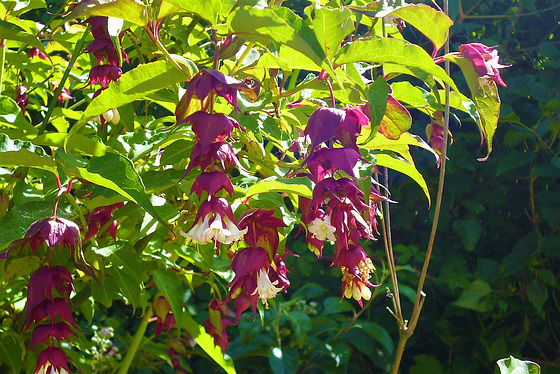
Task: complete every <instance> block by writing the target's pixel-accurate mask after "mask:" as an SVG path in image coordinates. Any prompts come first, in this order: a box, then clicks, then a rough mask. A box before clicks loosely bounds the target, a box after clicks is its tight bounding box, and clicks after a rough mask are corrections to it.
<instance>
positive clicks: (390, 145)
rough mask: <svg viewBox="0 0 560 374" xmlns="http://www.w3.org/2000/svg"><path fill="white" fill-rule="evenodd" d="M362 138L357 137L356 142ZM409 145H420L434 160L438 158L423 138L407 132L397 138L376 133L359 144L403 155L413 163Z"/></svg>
mask: <svg viewBox="0 0 560 374" xmlns="http://www.w3.org/2000/svg"><path fill="white" fill-rule="evenodd" d="M363 138H365V136H360V137H358V143H360V142H361V139H363ZM409 145H413V146H416V147H420V148H423V149H425V150H427V151H429V152H430V153H432V154H433V155H434V157H435V158H436V160H437V159H438V158H439V156H438V154H437V153H436V152H435V151H434V150H433V149H432V148H431V147H430V146H429V145H428V144H427V143H426V142H425V141H424V139H422V138H421V137H420V136H418V135H412V134H410V133H408V132H405V133H403V134H401V137H400V138H398V139H397V140H393V139H388V138H386V137H385V136H384V135H383V134H378V135H377V136H376V137H375V138H373V139H372V140H370V141H369V142H367V143H365V144H361V147H363V148H367V149H372V150H377V151H391V152H395V153H398V154H399V155H400V156H401V157H403V158H404V159H405V160H406V161H408V162H409V163H411V164H413V163H414V160H413V159H412V155H411V154H410V148H409Z"/></svg>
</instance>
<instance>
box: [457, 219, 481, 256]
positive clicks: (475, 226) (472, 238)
mask: <svg viewBox="0 0 560 374" xmlns="http://www.w3.org/2000/svg"><path fill="white" fill-rule="evenodd" d="M453 230H454V231H455V232H456V233H457V234H459V237H460V238H461V241H462V242H463V245H464V246H465V249H466V250H467V251H469V252H472V251H474V249H475V247H476V243H477V242H478V239H480V235H481V234H482V227H481V226H480V223H478V220H476V219H473V218H470V219H458V220H455V221H454V222H453Z"/></svg>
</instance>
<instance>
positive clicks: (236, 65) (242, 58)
mask: <svg viewBox="0 0 560 374" xmlns="http://www.w3.org/2000/svg"><path fill="white" fill-rule="evenodd" d="M254 45H255V43H253V42H251V43H249V44H248V45H247V46H246V47H245V50H244V51H243V53H242V54H241V57H239V60H237V62H236V63H235V67H236V69H235V70H237V68H239V66H241V63H242V62H243V60H245V58H246V57H247V55H248V54H249V52H251V49H253V46H254Z"/></svg>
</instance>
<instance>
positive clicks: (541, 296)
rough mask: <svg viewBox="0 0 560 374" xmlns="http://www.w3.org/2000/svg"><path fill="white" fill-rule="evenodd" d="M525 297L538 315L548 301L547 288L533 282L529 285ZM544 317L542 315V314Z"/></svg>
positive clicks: (535, 281) (538, 282)
mask: <svg viewBox="0 0 560 374" xmlns="http://www.w3.org/2000/svg"><path fill="white" fill-rule="evenodd" d="M527 297H528V298H529V301H530V302H531V304H533V305H534V307H535V309H536V310H537V312H538V313H539V314H541V313H542V312H543V310H542V309H543V306H544V303H545V302H546V300H547V299H548V290H547V287H546V286H545V285H544V284H543V283H542V282H540V281H538V280H533V281H532V282H531V283H529V289H528V291H527ZM543 315H544V314H543Z"/></svg>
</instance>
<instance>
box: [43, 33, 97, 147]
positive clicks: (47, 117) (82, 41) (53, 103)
mask: <svg viewBox="0 0 560 374" xmlns="http://www.w3.org/2000/svg"><path fill="white" fill-rule="evenodd" d="M90 27H91V26H88V28H87V30H86V31H85V32H84V34H83V35H82V38H81V39H80V41H79V42H78V43H77V44H76V47H75V48H74V50H73V51H72V57H71V58H70V61H68V66H66V70H65V71H64V75H63V76H62V79H61V80H60V82H59V83H58V87H56V90H55V91H54V95H53V97H52V99H51V102H50V103H49V108H48V109H47V113H46V114H45V118H44V119H43V122H42V123H41V126H40V127H39V130H38V131H37V136H40V135H42V134H43V133H44V132H45V129H46V128H47V125H48V124H49V120H50V118H51V115H52V113H53V110H54V108H55V106H56V103H57V102H58V97H59V96H60V93H61V92H62V89H63V88H64V84H65V83H66V80H67V79H68V76H69V75H70V72H71V71H72V69H73V68H74V64H75V63H76V60H77V59H78V56H79V55H80V53H82V49H83V47H84V44H85V42H86V38H87V36H88V34H89V29H90Z"/></svg>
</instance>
